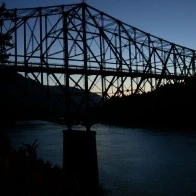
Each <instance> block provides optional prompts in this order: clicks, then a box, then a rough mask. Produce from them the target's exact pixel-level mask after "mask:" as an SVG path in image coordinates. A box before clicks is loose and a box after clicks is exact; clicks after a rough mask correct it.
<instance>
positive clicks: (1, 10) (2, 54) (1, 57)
mask: <svg viewBox="0 0 196 196" xmlns="http://www.w3.org/2000/svg"><path fill="white" fill-rule="evenodd" d="M12 15H13V14H12V13H10V12H9V11H7V9H6V6H5V3H2V4H1V5H0V63H1V64H2V63H6V62H8V58H9V54H8V53H7V47H11V46H12V44H11V43H10V39H11V35H9V33H8V32H3V25H4V19H6V18H9V17H12Z"/></svg>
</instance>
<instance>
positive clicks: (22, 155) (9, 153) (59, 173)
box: [0, 132, 105, 196]
mask: <svg viewBox="0 0 196 196" xmlns="http://www.w3.org/2000/svg"><path fill="white" fill-rule="evenodd" d="M37 147H38V145H37V141H36V140H35V141H34V142H33V144H23V146H21V148H20V149H19V150H16V149H14V148H13V147H12V145H11V143H10V141H9V138H8V137H7V136H6V134H4V133H2V132H0V182H1V184H0V195H2V196H9V195H12V196H61V195H63V196H65V195H68V196H88V195H89V196H90V195H95V196H103V195H105V192H104V191H103V189H102V188H100V187H98V188H97V189H96V190H92V189H91V187H89V189H84V187H81V186H80V184H79V183H78V182H75V184H72V185H71V186H70V183H69V182H68V181H66V180H65V179H66V178H65V175H64V172H63V169H62V168H60V167H59V166H57V165H55V166H52V165H51V164H50V162H48V161H46V162H45V161H43V160H42V159H38V158H37Z"/></svg>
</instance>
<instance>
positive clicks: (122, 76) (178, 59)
mask: <svg viewBox="0 0 196 196" xmlns="http://www.w3.org/2000/svg"><path fill="white" fill-rule="evenodd" d="M8 11H9V12H10V13H12V14H11V17H5V18H4V25H3V27H2V29H1V32H3V33H8V34H10V35H11V36H12V39H11V43H12V46H10V48H7V53H9V54H10V58H9V62H7V63H4V64H1V65H0V67H1V70H4V71H6V70H7V71H16V72H18V73H20V74H22V75H23V76H24V77H25V78H31V79H33V80H36V81H37V82H39V83H40V84H41V85H46V86H53V85H57V86H59V87H60V88H61V89H62V93H63V94H64V96H65V101H66V103H67V104H66V105H67V111H69V110H70V109H69V108H71V107H72V106H71V104H75V105H77V108H78V109H77V111H80V108H82V107H83V108H85V111H87V110H88V107H89V105H91V106H92V105H93V104H94V105H100V104H102V103H103V102H104V101H105V100H107V99H108V98H110V97H112V96H123V95H130V94H133V93H142V92H145V91H151V90H154V89H156V88H157V87H159V86H160V85H162V84H165V83H175V82H179V81H183V80H184V79H186V78H188V77H193V76H194V75H195V50H193V49H189V48H186V47H183V46H180V45H177V44H174V43H171V42H168V41H166V40H164V39H162V38H159V37H156V36H153V35H151V34H149V33H146V32H144V31H142V30H139V29H137V28H135V27H132V26H130V25H128V24H125V23H124V22H121V21H120V20H118V19H116V18H114V17H112V16H109V15H108V14H106V13H103V12H101V11H99V10H97V9H95V8H93V7H91V6H89V5H87V4H86V3H84V2H83V3H80V4H72V5H60V6H52V7H37V8H27V9H14V10H8ZM71 87H74V88H77V89H81V90H82V91H83V92H84V93H83V94H82V99H80V101H79V102H77V103H76V102H74V101H71V100H70V99H69V97H71V96H72V94H74V93H75V91H73V90H71V89H74V88H71ZM90 93H91V94H90ZM95 93H96V94H97V95H99V96H100V99H99V100H98V101H95V100H94V98H93V96H92V95H95Z"/></svg>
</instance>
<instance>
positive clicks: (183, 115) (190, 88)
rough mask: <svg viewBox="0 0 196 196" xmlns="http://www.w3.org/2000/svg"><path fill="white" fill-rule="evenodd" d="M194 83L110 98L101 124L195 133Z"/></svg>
mask: <svg viewBox="0 0 196 196" xmlns="http://www.w3.org/2000/svg"><path fill="white" fill-rule="evenodd" d="M195 100H196V80H195V79H194V78H192V79H188V80H186V81H185V82H181V83H175V84H166V85H164V86H161V87H159V88H157V89H156V90H154V91H152V92H148V93H143V94H137V95H136V94H135V95H130V96H124V97H113V98H111V99H110V100H109V101H108V102H107V103H106V104H105V105H104V106H103V107H102V115H101V116H102V121H103V122H104V123H108V124H115V125H121V126H127V127H143V128H168V129H195V128H196V126H195V111H196V105H195Z"/></svg>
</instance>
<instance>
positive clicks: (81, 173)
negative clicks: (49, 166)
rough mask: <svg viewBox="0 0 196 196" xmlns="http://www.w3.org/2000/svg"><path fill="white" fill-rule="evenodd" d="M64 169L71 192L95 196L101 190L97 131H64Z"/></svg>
mask: <svg viewBox="0 0 196 196" xmlns="http://www.w3.org/2000/svg"><path fill="white" fill-rule="evenodd" d="M63 169H64V174H65V183H66V186H67V187H68V188H69V189H70V191H71V192H73V191H74V194H77V193H78V194H80V195H81V194H82V195H83V194H84V195H95V192H96V191H98V188H99V177H98V162H97V149H96V132H95V131H78V130H64V131H63Z"/></svg>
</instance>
